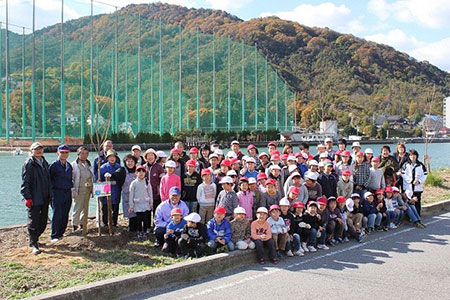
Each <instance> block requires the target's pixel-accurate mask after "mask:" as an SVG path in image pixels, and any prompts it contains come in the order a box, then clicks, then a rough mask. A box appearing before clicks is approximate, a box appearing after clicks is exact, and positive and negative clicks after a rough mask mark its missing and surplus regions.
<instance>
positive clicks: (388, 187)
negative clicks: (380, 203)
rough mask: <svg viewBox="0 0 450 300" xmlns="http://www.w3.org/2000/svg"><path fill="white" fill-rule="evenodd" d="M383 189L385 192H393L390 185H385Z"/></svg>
mask: <svg viewBox="0 0 450 300" xmlns="http://www.w3.org/2000/svg"><path fill="white" fill-rule="evenodd" d="M384 191H385V192H386V193H393V192H394V190H393V189H392V187H390V186H387V187H386V188H385V189H384Z"/></svg>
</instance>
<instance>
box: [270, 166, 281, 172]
mask: <svg viewBox="0 0 450 300" xmlns="http://www.w3.org/2000/svg"><path fill="white" fill-rule="evenodd" d="M269 169H270V171H272V170H281V167H280V166H279V165H271V166H270V168H269Z"/></svg>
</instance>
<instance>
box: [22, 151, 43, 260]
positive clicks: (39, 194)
mask: <svg viewBox="0 0 450 300" xmlns="http://www.w3.org/2000/svg"><path fill="white" fill-rule="evenodd" d="M30 151H31V156H30V157H29V158H28V159H27V161H25V163H24V165H23V167H22V186H21V189H20V193H21V194H22V197H23V199H24V200H25V205H26V206H27V208H28V221H27V228H28V235H29V239H30V242H29V245H30V247H32V248H33V253H34V254H39V253H41V251H40V250H39V246H38V240H39V237H40V236H41V234H42V233H43V232H44V231H45V227H47V219H48V206H49V204H50V201H51V185H50V174H49V171H48V163H47V161H46V160H45V158H44V147H43V146H42V144H41V143H38V142H36V143H33V144H32V145H31V147H30Z"/></svg>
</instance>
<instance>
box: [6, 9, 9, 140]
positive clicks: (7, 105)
mask: <svg viewBox="0 0 450 300" xmlns="http://www.w3.org/2000/svg"><path fill="white" fill-rule="evenodd" d="M8 31H9V29H8V0H6V32H5V34H6V35H5V52H6V53H5V70H6V72H5V77H6V78H5V79H6V88H5V93H6V95H5V98H6V99H5V104H6V111H5V122H6V126H5V127H6V141H7V142H9V121H10V120H9V41H8V38H9V37H8V35H9V34H8Z"/></svg>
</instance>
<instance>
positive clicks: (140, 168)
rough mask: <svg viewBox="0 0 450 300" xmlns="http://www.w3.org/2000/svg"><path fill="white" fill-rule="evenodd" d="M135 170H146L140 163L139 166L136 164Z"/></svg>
mask: <svg viewBox="0 0 450 300" xmlns="http://www.w3.org/2000/svg"><path fill="white" fill-rule="evenodd" d="M137 170H144V171H145V172H147V168H146V167H145V166H142V165H141V166H137V167H136V171H137Z"/></svg>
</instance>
